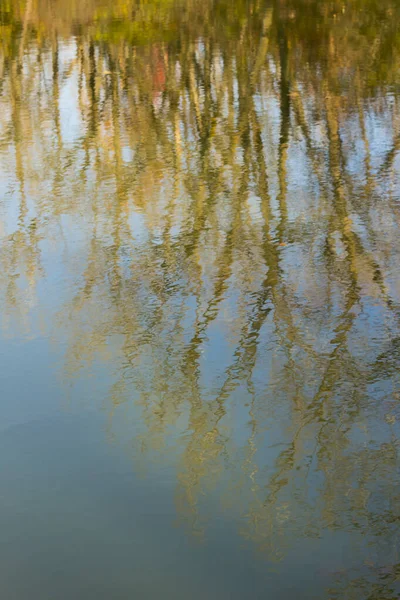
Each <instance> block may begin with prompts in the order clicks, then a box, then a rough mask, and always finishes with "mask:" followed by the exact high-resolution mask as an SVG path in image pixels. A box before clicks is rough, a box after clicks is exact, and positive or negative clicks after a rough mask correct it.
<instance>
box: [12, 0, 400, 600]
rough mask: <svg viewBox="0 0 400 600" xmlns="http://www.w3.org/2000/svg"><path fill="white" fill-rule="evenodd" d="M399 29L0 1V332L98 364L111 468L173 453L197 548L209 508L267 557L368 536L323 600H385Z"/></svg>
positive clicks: (252, 7) (399, 510) (390, 540)
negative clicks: (126, 422) (1, 324)
mask: <svg viewBox="0 0 400 600" xmlns="http://www.w3.org/2000/svg"><path fill="white" fill-rule="evenodd" d="M399 22H400V5H399V4H398V3H397V2H395V1H389V0H386V1H384V2H379V3H378V2H376V1H375V0H373V1H372V0H371V1H368V0H359V1H358V0H354V1H351V2H350V1H348V2H336V1H331V2H318V1H317V0H308V1H306V0H297V1H289V0H288V1H286V2H285V1H278V0H275V1H271V2H267V3H265V2H261V1H259V2H257V1H250V0H249V1H247V2H244V1H238V2H235V3H233V4H232V3H231V2H224V1H221V2H218V3H217V2H211V1H209V0H207V1H206V2H202V3H200V4H199V3H196V4H195V3H192V2H191V0H187V1H186V2H184V3H173V2H170V1H161V0H160V1H159V2H154V3H153V2H151V3H148V2H146V3H144V2H133V1H131V0H114V1H113V2H106V1H103V2H101V1H99V2H95V0H87V1H86V2H76V3H74V2H71V1H68V2H66V1H65V2H63V1H61V0H57V1H53V2H48V1H47V0H27V1H25V2H22V1H21V2H4V0H3V1H2V2H1V3H0V29H1V31H2V37H1V40H2V41H1V56H0V86H1V87H0V104H1V109H2V110H1V117H0V119H1V137H0V152H1V166H0V169H1V171H0V181H1V186H2V187H1V190H2V204H1V207H2V208H1V219H2V236H3V237H2V243H1V249H0V260H1V268H0V285H1V290H2V292H3V293H2V314H3V321H5V326H6V327H7V324H8V326H9V327H10V329H11V326H10V322H11V323H12V327H13V328H15V326H16V323H23V326H24V327H25V328H26V330H29V327H30V323H31V316H32V315H34V316H35V319H36V320H35V323H36V324H37V322H38V321H37V320H38V319H39V320H40V323H41V327H45V328H47V329H48V330H50V331H51V334H52V336H53V337H54V339H55V340H56V341H59V340H62V342H63V343H65V346H66V366H65V368H66V372H67V376H68V378H69V379H71V380H72V379H74V378H75V377H76V376H77V373H78V372H80V371H81V370H82V369H83V370H85V369H87V370H90V369H91V366H90V365H92V364H93V363H94V362H97V361H104V365H106V366H107V365H108V366H109V371H110V378H111V379H113V383H112V387H111V389H110V390H109V392H107V398H108V400H107V403H108V407H109V411H110V427H111V430H112V429H113V419H114V418H116V415H117V414H118V411H125V412H124V415H125V418H126V419H129V416H128V415H129V410H128V408H129V407H132V410H133V407H135V410H134V411H133V413H132V414H134V415H135V416H134V419H135V420H136V419H137V418H138V417H137V415H138V412H137V411H138V410H139V411H140V415H141V417H140V426H139V425H137V423H136V422H135V425H134V429H135V432H137V433H136V434H135V438H134V441H133V443H134V444H135V448H137V451H135V453H134V454H135V460H141V459H142V458H143V455H145V457H147V456H151V455H152V453H153V452H154V451H157V453H160V451H161V452H163V453H165V454H166V455H168V452H169V451H171V453H174V456H175V453H176V452H178V455H179V458H178V478H177V506H178V507H179V511H180V514H181V515H182V517H183V518H184V519H185V521H186V522H187V523H188V524H189V528H190V529H191V530H193V531H194V532H196V533H198V534H199V535H202V534H203V533H204V527H205V522H206V520H207V508H206V506H203V504H206V503H205V502H204V498H207V496H208V495H209V494H210V495H212V496H213V497H214V496H215V497H218V498H219V499H220V501H221V502H222V504H223V506H225V508H226V510H235V511H237V510H239V511H240V514H241V532H242V533H243V535H245V536H246V537H248V538H249V539H251V540H253V541H255V543H256V544H257V546H258V547H260V548H261V549H263V550H265V551H267V552H268V554H269V556H271V557H275V558H277V559H279V558H280V554H281V552H283V553H284V552H285V551H286V549H287V548H288V547H289V546H290V543H291V541H293V536H298V537H301V536H311V537H313V536H319V535H320V534H321V532H322V531H323V530H326V529H329V530H331V531H332V532H345V533H346V534H349V533H351V534H352V535H353V536H354V538H353V539H355V540H358V541H356V542H354V543H356V544H359V545H360V548H361V547H362V548H366V547H367V543H366V539H367V540H368V543H369V544H370V547H369V548H368V550H366V549H365V552H366V553H367V554H368V556H366V563H365V565H363V566H362V568H360V572H359V573H356V574H353V573H349V574H347V573H345V574H341V575H339V576H338V577H339V584H338V585H339V587H338V589H337V590H336V591H335V590H332V597H340V598H361V597H362V598H363V599H364V598H367V597H368V598H370V599H376V600H378V598H379V600H382V599H383V598H395V597H397V595H396V578H397V576H398V569H399V567H398V564H399V563H400V560H399V558H398V556H397V546H396V535H397V533H398V519H399V518H400V496H399V492H398V489H399V488H398V485H399V474H398V439H397V433H398V431H397V419H398V417H399V411H398V395H397V394H398V392H397V390H398V388H399V384H400V381H399V378H398V375H397V373H398V367H399V364H400V353H399V339H400V328H399V301H400V288H399V284H398V277H397V275H398V260H399V252H400V243H399V237H398V223H399V217H400V214H399V204H398V200H399V192H400V186H399V181H398V176H399V159H398V151H399V150H400V110H399V100H398V97H397V90H398V85H399V67H400V37H399V34H398V23H399ZM35 326H36V325H35ZM177 431H179V432H181V433H180V434H179V435H177ZM146 459H147V458H146ZM232 499H233V500H232ZM232 507H234V508H232ZM363 551H364V550H363ZM371 556H372V558H371ZM352 578H353V579H352ZM341 586H344V587H341ZM360 590H361V591H360ZM335 594H336V595H335Z"/></svg>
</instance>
